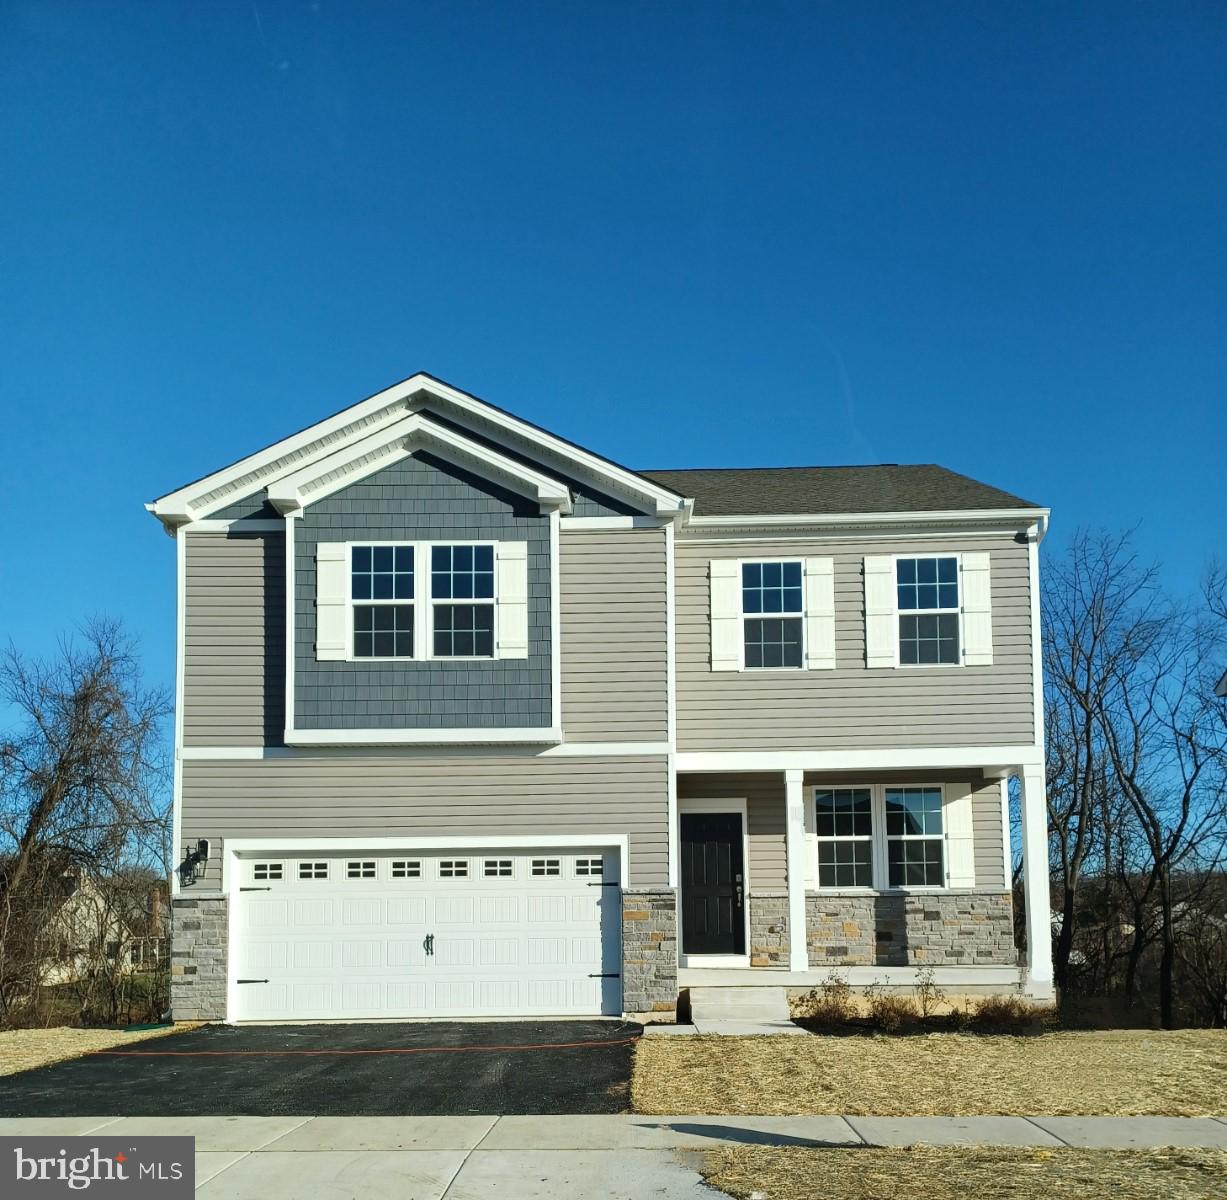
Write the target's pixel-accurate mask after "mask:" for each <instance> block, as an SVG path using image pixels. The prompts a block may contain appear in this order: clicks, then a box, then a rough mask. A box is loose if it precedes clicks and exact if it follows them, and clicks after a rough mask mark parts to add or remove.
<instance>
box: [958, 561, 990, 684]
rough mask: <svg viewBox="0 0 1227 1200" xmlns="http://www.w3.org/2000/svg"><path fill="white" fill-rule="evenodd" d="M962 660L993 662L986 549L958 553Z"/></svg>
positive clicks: (966, 662) (976, 663)
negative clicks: (961, 604)
mask: <svg viewBox="0 0 1227 1200" xmlns="http://www.w3.org/2000/svg"><path fill="white" fill-rule="evenodd" d="M959 583H960V586H961V588H962V601H963V663H964V665H965V666H968V667H991V666H992V665H993V588H992V579H991V575H990V572H989V555H988V551H987V550H976V551H974V552H972V553H964V554H963V555H962V578H961V579H960V581H959Z"/></svg>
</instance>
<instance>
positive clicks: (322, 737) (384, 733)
mask: <svg viewBox="0 0 1227 1200" xmlns="http://www.w3.org/2000/svg"><path fill="white" fill-rule="evenodd" d="M285 741H286V745H287V746H423V745H425V746H430V745H434V746H483V745H498V744H501V743H504V742H507V743H522V744H537V743H546V742H561V741H562V730H561V729H559V728H558V727H557V726H553V727H551V728H549V729H545V728H537V729H524V728H506V729H286V731H285Z"/></svg>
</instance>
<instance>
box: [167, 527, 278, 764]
mask: <svg viewBox="0 0 1227 1200" xmlns="http://www.w3.org/2000/svg"><path fill="white" fill-rule="evenodd" d="M179 536H180V537H182V538H183V539H184V543H183V544H184V554H185V555H186V560H185V564H184V567H185V576H186V578H185V609H186V622H185V629H184V645H183V743H184V745H186V746H264V745H274V746H275V745H280V744H281V740H282V735H283V732H284V729H285V538H284V536H283V535H282V534H280V533H255V534H225V533H187V534H182V533H181V534H180V535H179Z"/></svg>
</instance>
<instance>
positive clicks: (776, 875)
mask: <svg viewBox="0 0 1227 1200" xmlns="http://www.w3.org/2000/svg"><path fill="white" fill-rule="evenodd" d="M963 780H966V781H967V782H969V783H971V785H972V795H971V799H972V839H973V850H974V853H975V861H976V887H977V888H982V889H992V888H1005V887H1006V882H1005V868H1004V858H1003V849H1002V845H1003V844H1002V828H1001V787H1000V784H999V783H998V782H997V781H996V780H994V779H987V780H986V779H983V778H982V777H981V776H980V774H979V773H978V772H968V771H943V772H938V773H934V772H923V771H922V772H916V771H911V772H892V771H860V772H857V771H845V772H841V773H839V774H835V775H830V774H820V773H816V772H812V771H807V772H806V774H805V787H806V803H807V804H808V802H809V789H810V788H812V787H819V786H823V785H825V786H827V787H831V786H835V785H848V786H851V785H855V784H872V783H882V784H892V783H894V784H902V783H954V782H958V781H963ZM677 795H678V799H679V800H681V799H691V798H693V799H704V800H726V799H741V798H743V797H744V798H745V799H746V801H747V816H748V823H749V827H750V891H751V892H752V893H753V892H768V891H780V890H782V889H784V888H786V887H787V886H788V860H787V852H786V842H785V833H784V817H785V810H784V773H783V772H782V771H757V772H753V773H751V772H746V773H724V772H720V773H716V772H713V773H711V774H692V775H680V776H678V781H677Z"/></svg>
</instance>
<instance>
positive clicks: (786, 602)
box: [741, 561, 805, 668]
mask: <svg viewBox="0 0 1227 1200" xmlns="http://www.w3.org/2000/svg"><path fill="white" fill-rule="evenodd" d="M741 612H742V620H743V623H744V627H743V633H744V637H745V665H746V667H747V668H760V667H762V668H777V667H800V666H801V665H802V662H803V661H804V656H803V644H804V632H803V631H804V625H805V618H804V612H805V606H804V600H803V589H802V585H801V563H800V562H799V561H798V562H747V563H742V564H741Z"/></svg>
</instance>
